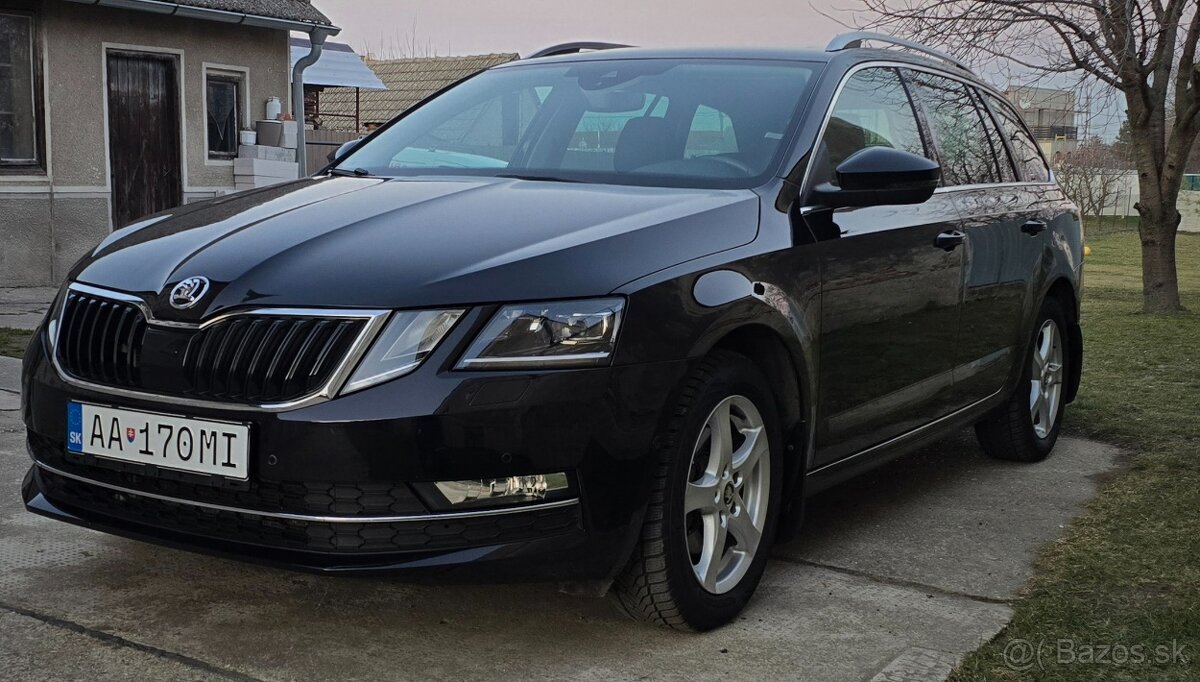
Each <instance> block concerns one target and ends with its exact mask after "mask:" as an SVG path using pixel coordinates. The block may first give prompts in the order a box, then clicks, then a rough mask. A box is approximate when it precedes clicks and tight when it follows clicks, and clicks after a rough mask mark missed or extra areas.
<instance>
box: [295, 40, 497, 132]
mask: <svg viewBox="0 0 1200 682" xmlns="http://www.w3.org/2000/svg"><path fill="white" fill-rule="evenodd" d="M515 59H517V55H516V54H513V53H505V54H486V55H474V56H470V57H418V58H412V59H389V60H368V61H367V66H370V67H371V70H372V71H374V72H375V75H376V76H378V77H379V79H380V80H382V81H383V84H384V85H385V86H386V87H387V90H381V91H376V92H363V93H361V94H360V96H359V97H360V106H361V108H360V115H359V117H360V120H361V121H362V122H363V123H368V122H378V123H383V122H385V121H389V120H391V119H392V118H394V117H395V116H397V115H399V114H401V113H404V112H405V111H407V110H408V109H410V108H412V106H413V105H415V104H417V103H418V102H420V101H421V100H423V99H425V98H426V97H428V96H430V95H432V94H433V93H435V92H437V91H438V90H441V89H442V88H444V87H446V86H447V85H450V84H451V83H456V82H458V81H460V80H462V79H464V78H466V77H467V76H471V75H474V74H476V73H478V72H480V71H482V70H484V69H487V68H489V67H492V66H495V65H497V64H504V63H506V62H511V61H513V60H515ZM307 80H308V79H307V78H305V81H306V82H307ZM321 111H322V112H324V113H333V114H342V115H348V116H351V117H352V116H353V115H354V89H353V88H328V89H326V90H325V91H324V92H322V93H321ZM323 123H324V125H325V127H327V128H333V129H335V130H352V129H353V128H354V119H353V118H335V117H329V118H326V119H325V120H324V122H323Z"/></svg>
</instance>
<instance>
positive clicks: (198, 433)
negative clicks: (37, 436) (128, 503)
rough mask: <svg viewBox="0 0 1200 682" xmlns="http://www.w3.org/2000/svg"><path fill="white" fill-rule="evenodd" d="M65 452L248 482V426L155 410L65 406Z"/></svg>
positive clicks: (69, 404) (82, 405)
mask: <svg viewBox="0 0 1200 682" xmlns="http://www.w3.org/2000/svg"><path fill="white" fill-rule="evenodd" d="M67 450H69V451H70V452H76V453H81V454H88V455H95V456H97V457H105V458H108V459H115V460H120V461H122V462H134V463H137V464H153V465H154V466H157V467H162V468H164V469H174V470H176V471H188V472H191V473H196V474H208V475H215V476H224V477H228V478H237V479H242V480H245V479H246V478H248V477H249V474H250V465H249V461H250V456H249V452H250V427H248V426H246V425H245V424H236V423H230V422H219V421H211V420H208V419H193V418H190V417H174V416H170V415H165V414H155V413H153V412H141V411H138V410H125V409H120V408H116V407H102V406H100V405H89V404H87V403H76V402H72V403H68V404H67Z"/></svg>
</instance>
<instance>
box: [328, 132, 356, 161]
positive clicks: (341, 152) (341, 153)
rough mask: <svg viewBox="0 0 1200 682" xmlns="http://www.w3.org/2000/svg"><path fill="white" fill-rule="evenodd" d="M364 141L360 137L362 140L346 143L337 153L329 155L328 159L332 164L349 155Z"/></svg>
mask: <svg viewBox="0 0 1200 682" xmlns="http://www.w3.org/2000/svg"><path fill="white" fill-rule="evenodd" d="M362 141H363V138H361V137H360V138H357V139H354V140H350V141H349V142H346V143H345V144H343V145H342V146H340V147H338V148H337V151H335V152H333V153H332V154H330V155H329V157H328V158H329V161H330V162H331V163H332V162H333V160H334V159H340V158H342V157H343V156H345V155H347V154H349V153H350V152H351V151H352V150H353V149H354V148H355V147H357V146H358V145H360V144H362Z"/></svg>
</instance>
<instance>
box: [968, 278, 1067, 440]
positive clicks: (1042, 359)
mask: <svg viewBox="0 0 1200 682" xmlns="http://www.w3.org/2000/svg"><path fill="white" fill-rule="evenodd" d="M1068 324H1069V322H1068V318H1067V314H1066V311H1065V310H1064V309H1063V306H1062V303H1060V302H1059V301H1058V299H1055V298H1048V299H1046V300H1045V301H1044V302H1043V303H1042V309H1041V311H1040V312H1039V313H1038V318H1037V324H1036V325H1034V328H1033V329H1034V331H1033V338H1032V339H1030V341H1029V345H1028V347H1027V348H1026V350H1025V354H1024V357H1023V359H1022V365H1021V380H1020V381H1019V382H1018V383H1017V389H1016V390H1015V391H1013V394H1012V396H1011V397H1010V398H1009V400H1008V402H1007V403H1005V404H1004V405H1002V406H1000V407H999V408H998V409H996V410H995V411H994V412H992V413H991V414H990V415H988V416H987V417H986V418H984V419H983V421H981V422H979V423H978V424H976V425H975V436H976V438H978V439H979V444H980V445H981V446H983V451H984V452H985V453H987V455H988V456H989V457H992V458H994V459H1002V460H1008V461H1012V462H1040V461H1042V460H1043V459H1046V457H1047V456H1048V455H1049V454H1050V451H1051V450H1053V449H1054V444H1055V443H1056V442H1057V441H1058V433H1059V430H1060V429H1061V428H1062V420H1063V413H1064V412H1065V411H1066V396H1067V386H1066V383H1065V382H1066V379H1067V377H1069V376H1071V373H1070V368H1069V367H1068V366H1067V364H1068V363H1069V362H1070V361H1071V360H1070V358H1071V353H1070V350H1071V349H1070V348H1069V347H1068V344H1070V343H1071V339H1070V336H1069V335H1068V333H1067V332H1068V326H1067V325H1068ZM1048 334H1049V335H1050V336H1049V337H1048V336H1047V335H1048ZM1039 397H1040V399H1041V401H1042V402H1041V403H1040V406H1039V403H1038V402H1037V401H1038V398H1039Z"/></svg>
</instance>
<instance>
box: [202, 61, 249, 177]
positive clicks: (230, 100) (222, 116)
mask: <svg viewBox="0 0 1200 682" xmlns="http://www.w3.org/2000/svg"><path fill="white" fill-rule="evenodd" d="M241 90H242V80H241V78H239V77H237V76H232V75H225V74H215V73H210V74H208V75H207V77H206V79H205V96H206V102H207V109H208V117H207V118H208V158H210V159H232V158H233V157H235V156H237V151H238V130H239V128H238V122H239V121H240V119H241V111H242V102H241V99H242V97H241Z"/></svg>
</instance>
